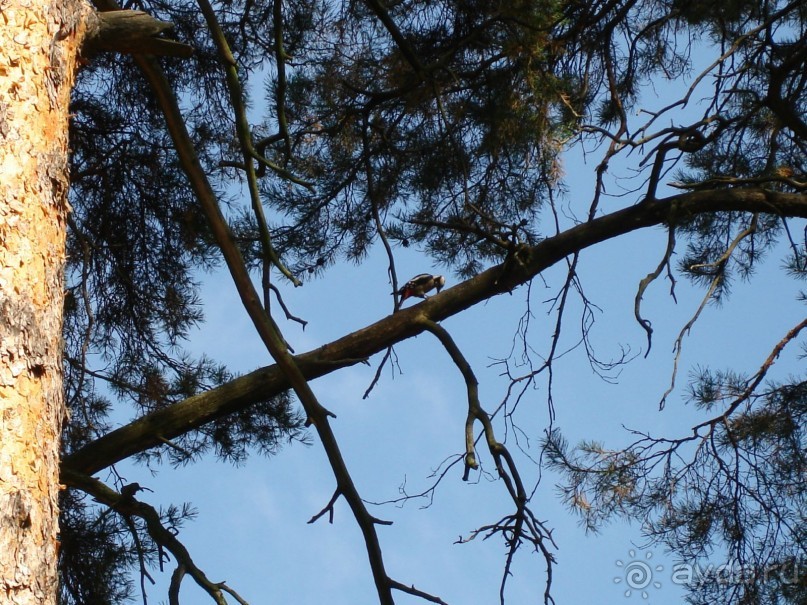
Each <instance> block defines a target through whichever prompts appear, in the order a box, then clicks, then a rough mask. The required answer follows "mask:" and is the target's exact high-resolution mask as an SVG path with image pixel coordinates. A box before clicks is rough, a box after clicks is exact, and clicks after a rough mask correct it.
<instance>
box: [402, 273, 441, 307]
mask: <svg viewBox="0 0 807 605" xmlns="http://www.w3.org/2000/svg"><path fill="white" fill-rule="evenodd" d="M445 285H446V278H445V277H443V276H442V275H432V274H430V273H421V274H420V275H415V277H413V278H412V279H410V280H409V281H408V282H406V283H405V284H404V285H403V287H402V288H401V289H400V290H398V294H400V295H401V302H403V301H405V300H406V299H407V298H409V297H411V296H418V297H420V298H426V292H430V291H431V290H434V289H435V288H437V292H438V293H439V292H440V290H442V289H443V286H445ZM393 294H395V293H394V292H393Z"/></svg>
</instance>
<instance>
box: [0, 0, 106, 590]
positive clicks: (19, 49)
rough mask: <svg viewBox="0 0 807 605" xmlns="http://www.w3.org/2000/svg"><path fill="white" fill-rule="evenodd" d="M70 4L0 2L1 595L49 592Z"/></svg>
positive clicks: (77, 14) (72, 61)
mask: <svg viewBox="0 0 807 605" xmlns="http://www.w3.org/2000/svg"><path fill="white" fill-rule="evenodd" d="M90 10H91V9H90V8H89V6H88V5H86V4H83V3H82V2H81V1H80V0H0V49H2V51H0V603H3V604H6V603H14V604H22V603H25V604H29V603H30V604H34V603H36V604H37V605H40V604H43V603H44V604H52V603H55V602H56V598H57V590H58V585H57V574H56V558H57V554H58V544H57V533H58V503H57V497H58V492H59V483H58V471H59V464H58V463H59V436H60V432H61V426H62V420H63V418H64V403H63V396H62V369H61V350H62V306H63V298H64V285H63V284H64V280H63V266H64V260H65V222H66V217H67V212H68V209H69V206H68V202H67V187H68V175H67V153H68V148H67V121H68V102H69V97H70V89H71V87H72V85H73V80H74V74H75V67H76V62H77V55H78V49H79V45H80V42H81V39H82V36H83V34H84V27H85V26H84V23H85V17H86V16H87V15H88V14H89V11H90Z"/></svg>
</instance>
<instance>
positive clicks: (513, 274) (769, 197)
mask: <svg viewBox="0 0 807 605" xmlns="http://www.w3.org/2000/svg"><path fill="white" fill-rule="evenodd" d="M194 158H195V156H194ZM211 194H212V191H211ZM729 210H733V211H744V212H769V213H773V214H777V215H780V216H792V217H800V218H807V195H804V194H792V193H781V192H773V191H765V190H760V189H738V190H729V191H715V192H712V191H696V192H689V193H684V194H680V195H676V196H673V197H670V198H667V199H663V200H654V201H651V202H646V203H643V204H640V205H637V206H631V207H629V208H625V209H623V210H619V211H617V212H613V213H611V214H608V215H605V216H602V217H600V218H597V219H594V220H592V221H588V222H585V223H582V224H580V225H576V226H575V227H572V228H571V229H568V230H567V231H564V232H562V233H559V234H558V235H556V236H554V237H551V238H547V239H545V240H543V241H541V242H540V243H538V244H536V245H535V246H531V247H525V249H524V254H523V262H521V263H510V264H509V267H507V268H509V270H507V271H505V269H506V267H505V265H504V264H501V265H496V266H493V267H491V268H490V269H488V270H486V271H483V272H482V273H480V274H479V275H476V276H475V277H473V278H471V279H468V280H466V281H464V282H462V283H460V284H457V285H456V286H454V287H452V288H448V289H445V290H443V291H442V292H441V293H440V294H437V295H435V296H432V297H430V298H429V299H427V300H425V301H424V302H422V303H420V304H417V305H413V306H412V307H408V308H406V309H402V310H400V311H398V312H397V313H394V314H392V315H389V316H387V317H385V318H383V319H381V320H379V321H377V322H375V323H373V324H371V325H369V326H367V327H365V328H362V329H360V330H357V331H355V332H353V333H351V334H347V335H346V336H343V337H342V338H339V339H338V340H335V341H333V342H331V343H328V344H326V345H323V346H322V347H319V348H317V349H314V350H312V351H309V352H308V353H304V354H302V355H298V356H296V357H295V358H294V359H295V361H296V363H297V365H298V367H299V368H300V371H301V372H302V374H303V376H304V377H305V378H306V379H308V380H311V379H314V378H318V377H320V376H324V375H326V374H330V373H331V372H334V371H336V370H339V369H341V368H344V367H347V366H350V365H354V364H356V363H358V362H359V361H363V360H365V359H367V358H369V357H370V356H372V355H374V354H376V353H378V352H380V351H383V350H385V349H386V348H387V347H389V346H390V345H393V344H395V343H398V342H401V341H403V340H406V339H408V338H411V337H413V336H417V335H418V334H420V333H422V332H423V330H424V329H425V328H424V326H423V325H422V324H421V323H420V321H419V318H420V317H426V318H428V319H430V320H432V321H441V320H443V319H445V318H447V317H451V316H453V315H456V314H457V313H460V312H461V311H464V310H465V309H467V308H469V307H471V306H473V305H475V304H478V303H480V302H482V301H485V300H488V299H489V298H491V297H493V296H496V295H498V294H503V293H505V292H509V291H511V290H513V289H514V288H516V287H518V286H520V285H522V284H525V283H527V282H528V281H529V280H531V279H532V278H533V277H534V276H536V275H537V274H539V273H540V272H541V271H543V270H545V269H547V268H549V267H551V266H552V265H554V264H555V263H557V262H559V261H560V260H562V259H564V258H566V256H568V255H569V254H572V253H573V252H574V251H576V250H582V249H584V248H587V247H590V246H594V245H596V244H598V243H600V242H603V241H606V240H610V239H612V238H616V237H619V236H621V235H624V234H625V233H629V232H631V231H635V230H637V229H641V228H646V227H651V226H655V225H660V224H665V223H666V224H674V223H675V220H676V217H677V216H689V215H696V214H701V213H708V212H720V211H729ZM256 301H257V305H258V306H259V307H260V301H258V299H257V295H256ZM289 387H290V381H289V379H288V378H287V377H286V376H285V375H284V373H283V370H282V368H281V367H280V366H279V365H278V364H275V365H272V366H268V367H265V368H262V369H259V370H256V371H254V372H252V373H250V374H247V375H245V376H242V377H240V378H236V379H234V380H233V381H231V382H229V383H227V384H225V385H222V386H220V387H218V388H216V389H212V390H210V391H207V392H205V393H200V394H199V395H195V396H193V397H189V398H188V399H187V400H185V401H183V402H180V403H177V404H174V405H172V406H170V407H169V408H165V409H163V410H159V411H156V412H153V413H151V414H148V415H146V416H143V417H141V418H139V419H138V420H135V421H134V422H132V423H130V424H129V425H127V426H124V427H121V428H119V429H117V430H115V431H112V432H111V433H109V434H107V435H105V436H103V437H101V438H99V439H97V440H96V441H94V442H92V443H90V444H88V445H86V446H85V447H83V448H82V449H81V450H79V451H77V452H74V453H73V454H71V455H69V456H67V457H66V458H65V459H64V461H63V466H64V467H66V468H73V469H76V470H79V471H82V472H88V473H94V472H97V471H99V470H100V469H103V468H105V467H107V466H109V465H111V464H114V463H115V462H119V461H120V460H123V459H125V458H128V457H129V456H132V455H134V454H137V453H139V452H142V451H145V450H147V449H149V448H152V447H157V446H159V445H161V441H160V439H159V438H158V435H161V436H162V437H163V438H165V439H173V438H175V437H177V436H179V435H182V434H185V433H187V432H189V431H191V430H194V429H198V428H199V427H201V426H203V425H205V424H207V423H208V422H211V421H213V420H215V419H216V418H219V417H222V416H225V415H227V414H230V413H233V412H235V411H238V410H242V409H245V408H247V407H249V406H250V405H253V404H255V403H258V402H261V401H265V400H266V399H268V398H270V397H273V396H274V395H277V394H279V393H281V392H283V391H286V390H288V389H289Z"/></svg>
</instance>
